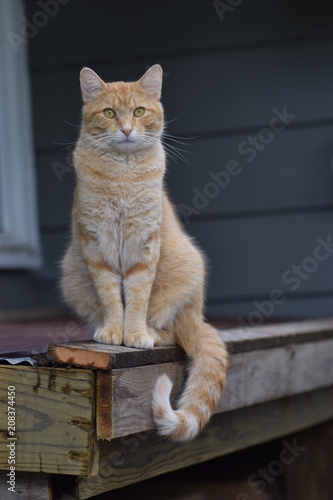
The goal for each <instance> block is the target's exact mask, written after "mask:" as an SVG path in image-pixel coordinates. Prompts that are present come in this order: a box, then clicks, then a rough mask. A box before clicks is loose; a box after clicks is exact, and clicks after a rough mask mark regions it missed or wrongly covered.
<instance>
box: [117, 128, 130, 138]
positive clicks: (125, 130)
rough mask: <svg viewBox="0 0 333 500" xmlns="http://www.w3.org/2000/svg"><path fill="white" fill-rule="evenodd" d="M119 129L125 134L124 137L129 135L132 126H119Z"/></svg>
mask: <svg viewBox="0 0 333 500" xmlns="http://www.w3.org/2000/svg"><path fill="white" fill-rule="evenodd" d="M120 130H121V131H122V133H123V134H125V135H126V137H129V135H130V133H131V132H132V130H133V129H132V128H121V129H120Z"/></svg>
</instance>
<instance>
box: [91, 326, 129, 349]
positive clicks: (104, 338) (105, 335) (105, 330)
mask: <svg viewBox="0 0 333 500" xmlns="http://www.w3.org/2000/svg"><path fill="white" fill-rule="evenodd" d="M94 341H95V342H99V343H100V344H114V345H120V344H122V342H123V332H122V328H120V327H118V326H113V325H106V326H102V327H101V328H99V329H98V330H96V332H95V334H94Z"/></svg>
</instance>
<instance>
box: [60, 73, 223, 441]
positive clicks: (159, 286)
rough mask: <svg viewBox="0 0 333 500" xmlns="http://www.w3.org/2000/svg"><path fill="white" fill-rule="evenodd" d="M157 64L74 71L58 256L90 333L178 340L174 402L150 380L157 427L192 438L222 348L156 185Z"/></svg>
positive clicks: (188, 244) (219, 372) (212, 395)
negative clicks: (64, 230)
mask: <svg viewBox="0 0 333 500" xmlns="http://www.w3.org/2000/svg"><path fill="white" fill-rule="evenodd" d="M161 86H162V68H161V67H160V66H159V65H155V66H152V67H151V68H150V69H149V70H148V71H147V72H146V73H145V74H144V76H143V77H142V78H141V79H140V80H139V81H137V82H130V83H125V82H115V83H104V82H103V81H102V80H101V79H100V78H99V77H98V76H97V75H96V73H94V72H93V71H92V70H90V69H88V68H84V69H83V70H82V71H81V90H82V97H83V102H84V106H83V122H82V129H81V133H80V137H79V140H78V142H77V145H76V148H75V152H74V165H75V174H76V190H75V196H74V207H73V220H72V241H71V244H70V246H69V248H68V250H67V253H66V255H65V257H64V260H63V263H62V283H61V284H62V291H63V295H64V297H65V299H66V300H67V302H68V303H69V305H70V306H71V307H72V308H73V309H74V310H75V311H76V312H77V314H78V315H79V316H81V317H82V318H84V319H85V320H86V321H87V322H89V323H90V324H91V325H92V326H93V327H94V328H95V335H94V340H95V341H96V342H101V343H104V344H122V343H123V344H125V345H126V346H130V347H138V348H148V349H150V348H152V347H153V346H154V345H174V344H176V343H177V344H178V345H180V346H181V347H182V348H183V349H184V350H185V351H186V353H187V355H188V356H189V358H190V359H191V366H190V371H189V377H188V379H187V383H186V386H185V389H184V391H183V394H182V396H181V399H180V401H179V404H178V409H177V410H173V409H172V407H171V405H170V399H169V397H170V392H171V388H172V383H171V381H170V379H169V378H168V377H167V376H166V375H162V376H161V377H159V379H158V380H157V382H156V386H155V390H154V394H153V403H152V407H153V416H154V419H155V422H156V425H157V428H158V430H159V432H160V434H163V435H167V436H170V437H172V438H173V439H175V440H179V441H180V440H186V439H190V438H192V437H194V436H195V435H196V434H197V433H198V432H199V431H200V430H201V429H202V428H203V426H204V425H205V424H206V423H207V421H208V420H209V418H210V416H211V414H212V412H213V410H214V408H215V407H216V405H217V403H218V402H219V400H220V397H221V394H222V391H223V388H224V386H225V376H226V368H227V353H226V349H225V347H224V344H223V342H222V341H221V340H220V338H219V335H218V333H217V331H216V330H215V329H214V328H213V327H212V326H210V325H208V324H207V323H205V321H204V319H203V313H202V310H203V300H204V297H203V295H204V281H205V265H204V261H203V256H202V255H201V253H200V252H199V251H198V249H197V248H196V247H195V246H194V244H193V243H192V241H191V240H190V238H189V237H188V236H187V235H186V234H185V233H184V231H183V230H182V228H181V225H180V223H179V222H178V220H177V217H176V215H175V212H174V209H173V207H172V205H171V203H170V201H169V200H168V198H167V195H166V194H165V192H164V190H163V175H164V170H165V153H164V150H163V146H162V143H161V136H162V132H163V108H162V105H161V103H160V96H161Z"/></svg>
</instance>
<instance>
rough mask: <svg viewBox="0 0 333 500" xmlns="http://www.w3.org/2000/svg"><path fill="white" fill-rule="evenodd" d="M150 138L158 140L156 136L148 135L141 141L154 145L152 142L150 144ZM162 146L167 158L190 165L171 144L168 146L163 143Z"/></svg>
mask: <svg viewBox="0 0 333 500" xmlns="http://www.w3.org/2000/svg"><path fill="white" fill-rule="evenodd" d="M151 137H154V138H156V139H159V137H157V136H156V135H153V134H151V135H150V136H149V135H146V134H145V135H144V137H143V140H144V141H146V143H147V144H154V143H155V142H153V143H152V142H151V141H152V138H151ZM161 142H162V141H161ZM162 144H163V147H164V150H165V153H166V155H167V156H169V157H170V158H171V159H173V160H181V161H183V162H184V163H186V164H187V165H190V162H189V161H188V160H187V158H186V157H185V156H184V155H183V154H182V153H181V152H180V150H179V148H176V147H175V146H172V145H171V144H168V143H165V142H162ZM183 151H184V150H183ZM186 152H189V151H186Z"/></svg>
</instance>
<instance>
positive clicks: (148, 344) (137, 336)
mask: <svg viewBox="0 0 333 500" xmlns="http://www.w3.org/2000/svg"><path fill="white" fill-rule="evenodd" d="M124 344H125V345H126V346H127V347H137V348H138V349H152V348H153V347H154V339H153V337H152V336H151V335H149V333H148V332H147V328H138V329H135V330H131V331H129V332H125V334H124Z"/></svg>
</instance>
